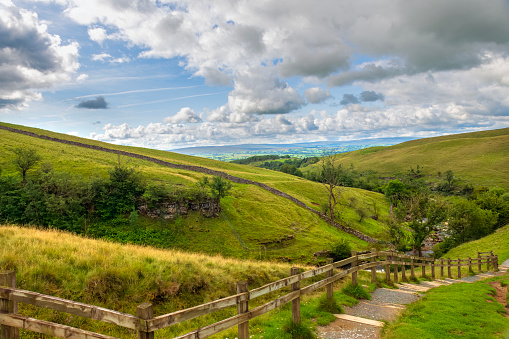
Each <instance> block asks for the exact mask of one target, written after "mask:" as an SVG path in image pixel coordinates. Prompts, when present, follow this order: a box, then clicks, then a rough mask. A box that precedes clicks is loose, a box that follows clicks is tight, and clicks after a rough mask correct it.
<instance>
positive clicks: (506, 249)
mask: <svg viewBox="0 0 509 339" xmlns="http://www.w3.org/2000/svg"><path fill="white" fill-rule="evenodd" d="M508 244H509V225H506V226H504V227H501V228H499V229H498V230H497V231H496V232H495V233H493V234H490V235H488V236H486V237H484V238H481V239H478V240H474V241H471V242H468V243H465V244H462V245H459V246H458V247H455V248H453V249H452V250H450V251H449V252H447V253H446V254H445V255H444V256H443V257H444V258H455V259H456V258H461V259H466V258H468V257H471V258H476V257H477V252H488V251H493V253H494V254H496V255H498V263H499V264H501V263H502V262H504V261H505V260H507V259H509V245H508ZM483 267H484V265H483Z"/></svg>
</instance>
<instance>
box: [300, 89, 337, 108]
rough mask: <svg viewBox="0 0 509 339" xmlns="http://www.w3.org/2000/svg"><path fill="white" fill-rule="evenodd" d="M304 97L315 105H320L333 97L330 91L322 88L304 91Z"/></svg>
mask: <svg viewBox="0 0 509 339" xmlns="http://www.w3.org/2000/svg"><path fill="white" fill-rule="evenodd" d="M304 96H305V97H306V100H307V101H308V102H311V103H313V104H319V103H321V102H323V101H325V100H327V99H329V98H330V97H331V95H330V93H329V91H328V90H325V89H322V88H320V87H312V88H308V89H307V90H305V91H304Z"/></svg>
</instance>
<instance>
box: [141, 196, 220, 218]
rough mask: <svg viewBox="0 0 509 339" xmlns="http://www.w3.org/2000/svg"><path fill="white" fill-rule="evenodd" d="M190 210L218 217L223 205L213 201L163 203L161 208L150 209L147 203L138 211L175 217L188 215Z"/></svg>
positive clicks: (153, 216) (208, 216) (151, 216)
mask: <svg viewBox="0 0 509 339" xmlns="http://www.w3.org/2000/svg"><path fill="white" fill-rule="evenodd" d="M190 211H195V212H200V213H201V215H203V216H204V217H206V218H217V217H219V212H221V206H220V205H219V204H218V203H217V202H215V201H213V200H207V201H203V202H194V201H193V202H181V203H163V204H161V207H160V208H159V209H152V210H149V209H148V207H147V205H141V206H140V207H139V208H138V212H139V213H140V214H142V215H146V216H148V217H149V218H163V219H174V218H176V217H177V216H179V215H180V216H186V215H188V213H189V212H190Z"/></svg>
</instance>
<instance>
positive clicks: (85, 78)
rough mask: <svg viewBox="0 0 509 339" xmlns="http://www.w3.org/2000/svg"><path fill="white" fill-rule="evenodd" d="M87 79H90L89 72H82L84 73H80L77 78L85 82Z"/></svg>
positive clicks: (78, 80)
mask: <svg viewBox="0 0 509 339" xmlns="http://www.w3.org/2000/svg"><path fill="white" fill-rule="evenodd" d="M87 79H88V74H85V73H82V74H80V75H78V77H77V78H76V81H77V82H83V81H86V80H87Z"/></svg>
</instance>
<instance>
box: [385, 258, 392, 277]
mask: <svg viewBox="0 0 509 339" xmlns="http://www.w3.org/2000/svg"><path fill="white" fill-rule="evenodd" d="M390 260H391V257H390V256H388V255H386V256H385V261H390ZM385 281H387V282H389V281H391V264H385Z"/></svg>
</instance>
